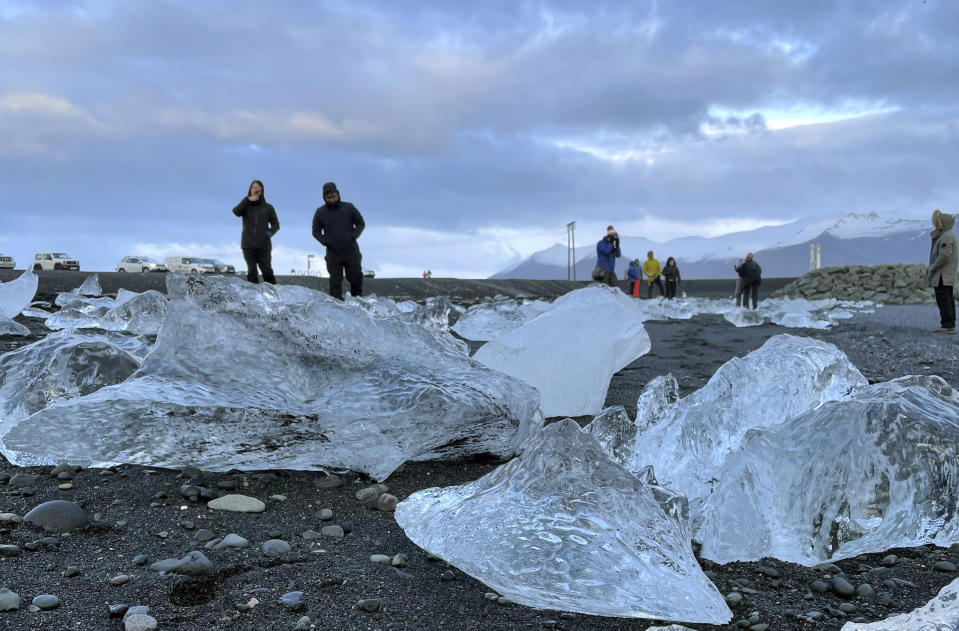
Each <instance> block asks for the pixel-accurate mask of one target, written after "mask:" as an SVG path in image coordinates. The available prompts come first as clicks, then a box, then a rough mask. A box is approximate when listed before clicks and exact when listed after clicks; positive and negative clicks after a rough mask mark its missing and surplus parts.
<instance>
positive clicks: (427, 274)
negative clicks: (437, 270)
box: [426, 269, 433, 278]
mask: <svg viewBox="0 0 959 631" xmlns="http://www.w3.org/2000/svg"><path fill="white" fill-rule="evenodd" d="M426 277H427V278H433V270H431V269H428V270H426Z"/></svg>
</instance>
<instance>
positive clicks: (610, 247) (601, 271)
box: [593, 226, 622, 287]
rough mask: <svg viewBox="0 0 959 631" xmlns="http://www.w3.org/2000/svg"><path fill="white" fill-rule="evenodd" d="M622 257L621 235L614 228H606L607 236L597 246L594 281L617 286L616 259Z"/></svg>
mask: <svg viewBox="0 0 959 631" xmlns="http://www.w3.org/2000/svg"><path fill="white" fill-rule="evenodd" d="M620 256H622V252H620V251H619V233H617V232H616V230H615V229H614V228H613V227H612V226H606V236H605V237H603V238H602V239H600V240H599V243H597V244H596V269H594V270H593V280H597V281H599V282H601V283H606V284H607V285H609V286H610V287H615V286H616V271H615V269H616V258H617V257H620Z"/></svg>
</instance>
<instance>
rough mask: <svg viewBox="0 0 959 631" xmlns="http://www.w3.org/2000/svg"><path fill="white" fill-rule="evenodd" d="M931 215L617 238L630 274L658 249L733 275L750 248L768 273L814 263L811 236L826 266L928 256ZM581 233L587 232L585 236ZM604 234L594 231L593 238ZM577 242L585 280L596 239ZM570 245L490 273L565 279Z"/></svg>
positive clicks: (620, 269) (579, 273)
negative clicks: (721, 232)
mask: <svg viewBox="0 0 959 631" xmlns="http://www.w3.org/2000/svg"><path fill="white" fill-rule="evenodd" d="M930 230H932V226H931V225H929V221H924V220H920V219H903V218H899V217H882V216H880V215H878V214H876V213H868V214H855V213H852V214H846V215H842V216H838V217H830V218H825V219H823V218H818V219H803V220H798V221H794V222H791V223H788V224H783V225H781V226H767V227H764V228H757V229H756V230H748V231H744V232H733V233H730V234H724V235H721V236H718V237H709V238H706V237H683V238H679V239H672V240H670V241H666V242H665V243H659V242H657V241H652V240H650V239H646V238H643V237H627V236H623V237H621V239H620V249H621V250H622V252H623V257H622V258H621V259H618V260H617V261H616V274H617V276H619V277H620V278H625V274H626V268H627V267H628V266H629V261H631V260H633V259H639V260H640V261H644V260H646V252H648V251H649V250H653V252H655V256H656V258H657V259H659V261H660V263H663V264H665V262H666V258H667V257H670V256H672V257H674V258H675V259H676V261H677V263H678V264H679V270H680V273H681V274H682V277H683V278H687V279H692V278H730V277H734V274H735V272H733V270H732V265H733V264H735V263H736V262H738V261H739V259H741V258H743V257H744V256H745V255H746V253H747V252H753V253H754V254H755V256H756V260H757V261H758V262H759V264H760V265H761V266H762V268H763V276H766V277H769V278H774V277H793V276H801V275H803V274H804V273H806V272H807V271H809V244H810V243H815V242H819V243H820V244H821V261H822V266H823V267H828V266H834V265H878V264H881V263H924V262H926V261H927V260H928V258H929V231H930ZM581 238H584V237H581ZM598 240H599V239H598V238H597V239H596V241H598ZM589 241H591V243H589V245H584V246H582V247H577V248H576V278H577V279H578V280H588V279H589V277H590V272H591V271H592V270H593V267H594V266H595V264H596V241H593V240H592V238H590V239H589ZM566 260H567V248H566V246H565V245H563V244H559V243H558V244H556V245H554V246H552V247H550V248H547V249H545V250H541V251H539V252H536V253H535V254H533V255H532V256H530V257H528V258H526V259H523V260H522V261H520V262H519V263H518V264H516V265H513V266H511V267H510V268H508V269H505V270H503V271H501V272H499V273H497V274H494V275H493V276H492V278H532V279H544V280H548V279H565V278H566V275H567V269H566V266H567V263H566Z"/></svg>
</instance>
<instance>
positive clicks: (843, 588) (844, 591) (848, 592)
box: [832, 576, 856, 596]
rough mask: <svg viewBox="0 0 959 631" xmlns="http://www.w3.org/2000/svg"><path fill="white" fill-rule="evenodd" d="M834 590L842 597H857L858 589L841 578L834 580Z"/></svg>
mask: <svg viewBox="0 0 959 631" xmlns="http://www.w3.org/2000/svg"><path fill="white" fill-rule="evenodd" d="M832 590H833V591H834V592H836V593H837V594H839V595H840V596H855V595H856V588H855V587H853V586H852V585H850V584H849V581H847V580H846V579H844V578H843V577H841V576H837V577H835V578H833V579H832Z"/></svg>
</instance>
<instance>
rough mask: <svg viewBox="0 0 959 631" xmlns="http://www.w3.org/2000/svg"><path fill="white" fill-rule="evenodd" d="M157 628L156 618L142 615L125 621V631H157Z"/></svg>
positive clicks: (134, 615)
mask: <svg viewBox="0 0 959 631" xmlns="http://www.w3.org/2000/svg"><path fill="white" fill-rule="evenodd" d="M156 628H157V621H156V618H154V617H153V616H148V615H146V614H142V613H137V614H133V615H132V616H130V617H128V618H126V619H124V621H123V631H155V629H156Z"/></svg>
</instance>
